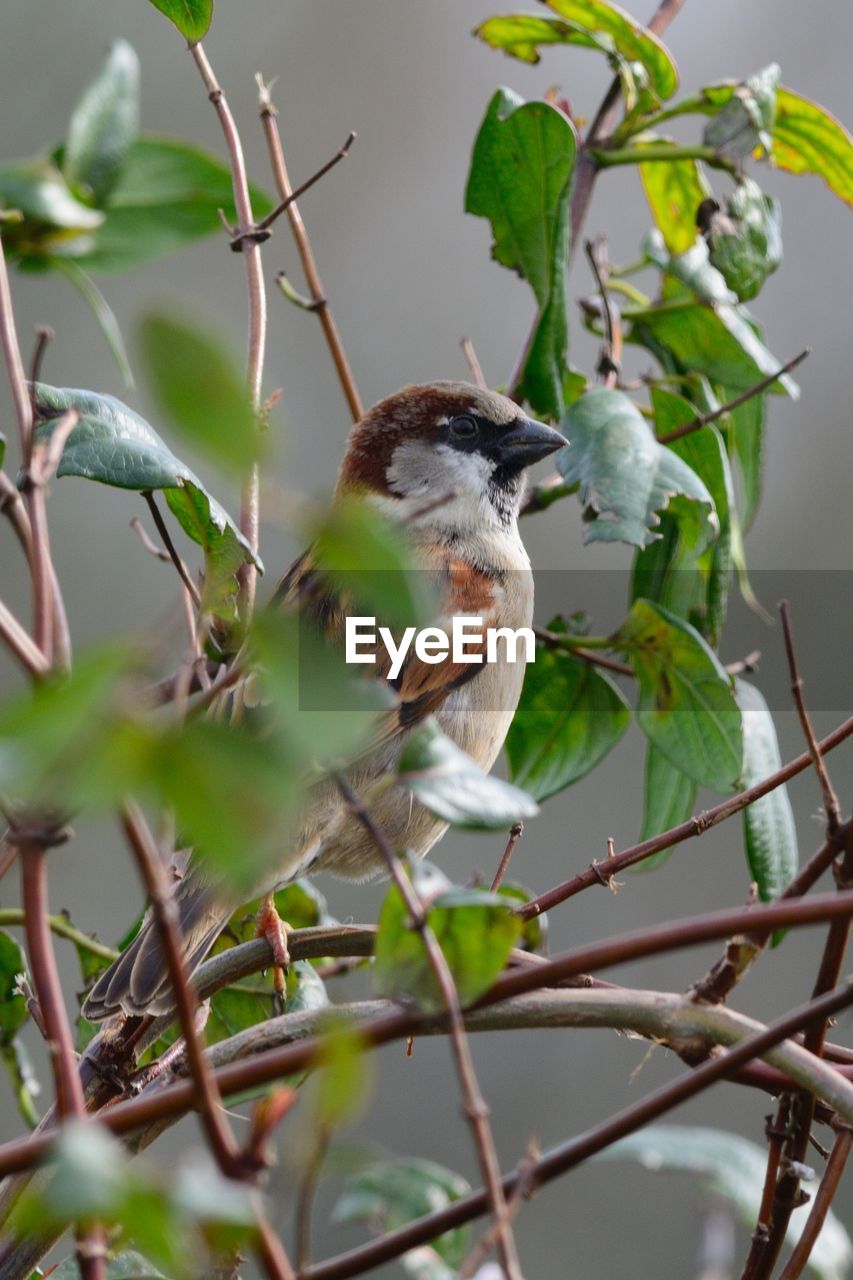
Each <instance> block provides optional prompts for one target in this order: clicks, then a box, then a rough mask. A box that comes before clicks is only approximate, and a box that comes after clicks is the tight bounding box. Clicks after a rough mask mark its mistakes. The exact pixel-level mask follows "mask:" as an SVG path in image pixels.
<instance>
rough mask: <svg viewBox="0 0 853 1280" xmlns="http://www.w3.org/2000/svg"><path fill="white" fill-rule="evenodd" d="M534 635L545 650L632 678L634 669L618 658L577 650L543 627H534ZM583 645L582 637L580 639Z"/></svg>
mask: <svg viewBox="0 0 853 1280" xmlns="http://www.w3.org/2000/svg"><path fill="white" fill-rule="evenodd" d="M533 632H534V635H535V636H536V639H537V640H541V641H542V643H543V644H544V645H545V647H546V649H559V650H560V651H561V652H563V653H569V654H571V656H572V657H573V658H581V659H582V660H583V661H584V662H588V663H589V664H590V666H593V667H601V668H602V670H604V671H613V672H615V673H616V675H619V676H633V675H634V668H633V667H631V666H629V665H628V663H627V662H620V661H619V659H618V658H608V657H606V656H605V655H604V654H603V653H594V652H593V651H592V650H591V649H582V648H577V647H576V646H575V645H574V644H572V645H567V644H566V643H565V640H566V637H565V636H564V635H561V634H560V633H559V632H556V631H548V630H547V628H545V627H534V628H533ZM581 643H583V637H581Z"/></svg>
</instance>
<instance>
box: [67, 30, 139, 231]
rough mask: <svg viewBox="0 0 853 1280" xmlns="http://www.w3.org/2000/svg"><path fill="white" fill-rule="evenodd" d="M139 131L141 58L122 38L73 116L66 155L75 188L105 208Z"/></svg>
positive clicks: (117, 42) (69, 126) (113, 47)
mask: <svg viewBox="0 0 853 1280" xmlns="http://www.w3.org/2000/svg"><path fill="white" fill-rule="evenodd" d="M138 129H139V59H138V58H137V56H136V54H135V52H134V51H133V49H132V48H131V46H130V45H129V44H128V43H127V41H126V40H116V41H115V43H114V44H113V46H112V48H111V49H110V52H109V54H108V56H107V59H106V62H105V63H104V65H103V67H102V68H101V71H100V72H99V74H98V76H97V77H96V78H95V80H93V81H92V83H91V84H90V85H89V87H88V89H87V90H86V92H85V93H84V94H83V97H82V98H81V99H80V102H79V103H78V104H77V106H76V107H75V109H74V111H73V112H72V114H71V120H70V121H69V125H68V136H67V138H66V140H65V148H64V153H63V158H62V170H63V173H64V174H65V177H66V179H67V180H68V182H69V183H70V184H71V186H72V187H74V188H76V189H78V190H81V191H82V193H83V194H85V195H86V196H88V197H89V198H90V199H91V200H92V201H93V202H94V204H96V205H97V206H98V207H101V206H102V205H103V204H104V201H105V200H106V198H107V197H108V196H109V193H110V191H111V190H112V189H113V187H114V186H115V184H116V181H117V179H118V175H119V173H120V171H121V167H122V164H123V163H124V159H125V157H126V155H127V152H128V150H129V148H130V146H131V144H132V143H133V141H134V139H135V137H136V134H137V132H138Z"/></svg>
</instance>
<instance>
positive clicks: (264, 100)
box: [256, 76, 364, 422]
mask: <svg viewBox="0 0 853 1280" xmlns="http://www.w3.org/2000/svg"><path fill="white" fill-rule="evenodd" d="M256 79H257V84H258V95H259V101H260V116H261V125H262V127H263V130H264V137H265V138H266V143H267V150H268V152H269V157H270V164H271V165H272V171H273V177H274V179H275V184H276V187H277V189H278V193H279V195H280V196H281V197H282V199H283V200H286V199H288V198H289V197H290V196H292V194H293V190H292V188H291V185H290V178H289V177H288V173H287V166H286V165H285V162H284V150H283V148H282V144H281V135H280V133H279V129H278V123H277V117H278V111H277V109H276V107H275V105H274V103H273V101H272V98H271V96H270V89H269V86H268V85H266V84H264V81H263V80H262V78H261V77H260V76H257V77H256ZM286 212H287V218H288V221H289V223H290V230H291V233H292V235H293V239H294V241H295V244H296V249H297V252H298V254H299V258H300V261H301V263H302V270H303V272H304V275H305V281H306V283H307V285H308V291H309V293H310V295H311V298H312V301H313V304H314V310H315V311H316V313H317V316H318V317H319V320H320V325H321V327H322V329H323V334H324V336H325V339H326V344H327V346H328V348H329V352H330V354H331V357H332V360H333V362H334V366H335V370H336V372H337V375H338V381H339V382H340V384H341V389H342V391H343V393H344V397H345V399H346V402H347V405H348V406H349V411H350V415H351V416H352V420H353V422H358V420H359V418H360V417H361V416H362V414H363V412H364V410H363V408H362V403H361V396H360V395H359V393H358V387H357V386H356V384H355V378H354V377H353V372H352V369H351V368H350V364H349V361H348V359H347V356H346V352H345V351H344V346H343V342H342V341H341V335H340V333H339V331H338V327H337V325H336V323H335V318H334V316H333V315H332V309H331V307H330V305H329V301H328V298H327V296H326V291H325V289H324V288H323V282H322V280H321V279H320V273H319V271H318V270H317V262H316V259H315V257H314V252H313V249H312V248H311V241H310V240H309V238H308V231H307V230H306V227H305V223H304V221H303V219H302V214H301V213H300V211H299V206H298V205H297V204H296V202H295V201H291V203H290V204H289V205H288V206H287V210H286Z"/></svg>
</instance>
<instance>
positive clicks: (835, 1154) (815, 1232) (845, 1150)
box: [779, 1126, 853, 1280]
mask: <svg viewBox="0 0 853 1280" xmlns="http://www.w3.org/2000/svg"><path fill="white" fill-rule="evenodd" d="M851 1146H853V1129H850V1128H847V1127H846V1126H845V1127H844V1128H843V1129H841V1130H840V1131H839V1133H838V1134H837V1135H836V1138H835V1142H834V1143H833V1146H832V1151H831V1152H830V1154H829V1160H828V1161H827V1165H826V1169H825V1170H824V1175H823V1177H822V1178H821V1180H820V1186H819V1187H818V1189H817V1193H816V1194H815V1198H814V1203H813V1204H812V1207H811V1209H810V1210H809V1216H808V1218H807V1219H806V1222H805V1225H804V1226H803V1229H802V1232H801V1234H800V1238H799V1240H798V1241H797V1244H796V1246H795V1248H794V1251H793V1253H792V1254H791V1256H790V1258H789V1259H788V1262H787V1264H786V1266H785V1269H784V1271H783V1272H782V1274H781V1276H780V1277H779V1280H798V1277H799V1276H801V1275H802V1273H803V1271H804V1270H805V1268H806V1266H807V1264H808V1260H809V1257H810V1256H811V1252H812V1249H813V1248H814V1247H815V1244H816V1243H817V1238H818V1236H819V1235H820V1233H821V1230H822V1229H823V1224H824V1222H825V1221H826V1215H827V1214H828V1213H829V1209H830V1205H831V1204H832V1201H833V1200H834V1198H835V1193H836V1192H837V1190H838V1184H839V1183H840V1181H841V1176H842V1174H843V1173H844V1168H845V1165H846V1164H847V1159H848V1156H849V1155H850V1148H851Z"/></svg>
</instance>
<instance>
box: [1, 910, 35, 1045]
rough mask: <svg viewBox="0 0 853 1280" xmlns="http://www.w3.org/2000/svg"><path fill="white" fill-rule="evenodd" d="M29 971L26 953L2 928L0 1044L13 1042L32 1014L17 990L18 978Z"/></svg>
mask: <svg viewBox="0 0 853 1280" xmlns="http://www.w3.org/2000/svg"><path fill="white" fill-rule="evenodd" d="M26 972H27V963H26V960H25V959H24V953H23V951H22V950H21V948H20V947H19V946H18V944H17V942H16V941H15V939H14V938H13V937H11V935H10V934H8V933H6V931H5V929H0V1046H2V1047H3V1048H5V1047H7V1046H8V1045H10V1044H11V1043H12V1041H13V1040H14V1038H15V1036H16V1035H17V1034H18V1032H19V1031H20V1029H21V1027H22V1026H23V1025H24V1023H25V1022H26V1020H27V1018H28V1017H29V1016H30V1015H29V1011H28V1009H27V1002H26V1000H25V999H24V997H23V996H22V995H21V993H20V992H19V991H18V990H17V986H18V978H19V976H20V975H22V974H26Z"/></svg>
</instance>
